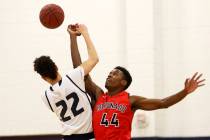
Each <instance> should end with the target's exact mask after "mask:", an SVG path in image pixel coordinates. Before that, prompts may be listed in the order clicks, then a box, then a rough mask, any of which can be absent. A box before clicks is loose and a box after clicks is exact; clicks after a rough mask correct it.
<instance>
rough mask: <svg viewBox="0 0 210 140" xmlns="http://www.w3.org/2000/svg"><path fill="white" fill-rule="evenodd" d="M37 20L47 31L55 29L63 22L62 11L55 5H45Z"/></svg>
mask: <svg viewBox="0 0 210 140" xmlns="http://www.w3.org/2000/svg"><path fill="white" fill-rule="evenodd" d="M39 19H40V22H41V23H42V25H43V26H45V27H47V28H49V29H54V28H57V27H59V26H60V25H61V24H62V23H63V21H64V12H63V9H62V8H61V7H60V6H58V5H56V4H47V5H45V6H44V7H43V8H42V9H41V11H40V13H39Z"/></svg>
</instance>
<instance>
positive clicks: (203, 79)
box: [197, 79, 206, 84]
mask: <svg viewBox="0 0 210 140" xmlns="http://www.w3.org/2000/svg"><path fill="white" fill-rule="evenodd" d="M205 80H206V79H203V80H200V81H197V83H198V84H200V83H202V82H203V81H205Z"/></svg>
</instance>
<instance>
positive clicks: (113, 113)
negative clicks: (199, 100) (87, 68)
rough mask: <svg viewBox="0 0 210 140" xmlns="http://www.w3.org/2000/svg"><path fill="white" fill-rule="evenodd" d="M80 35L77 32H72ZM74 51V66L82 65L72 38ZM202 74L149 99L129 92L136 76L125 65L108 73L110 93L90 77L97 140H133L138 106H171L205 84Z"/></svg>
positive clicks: (107, 80)
mask: <svg viewBox="0 0 210 140" xmlns="http://www.w3.org/2000/svg"><path fill="white" fill-rule="evenodd" d="M76 33H77V34H78V32H77V31H76V29H75V31H74V32H72V34H76ZM71 41H72V42H71V53H73V55H72V61H73V65H74V67H76V66H78V65H80V64H81V58H80V54H79V51H78V47H77V41H76V38H75V39H72V40H71ZM201 76H202V74H199V75H198V73H195V74H194V75H193V76H192V77H191V78H189V79H186V81H185V84H184V89H183V90H181V91H180V92H178V93H176V94H174V95H172V96H169V97H166V98H163V99H148V98H145V97H141V96H135V95H132V96H131V95H129V94H128V93H127V92H126V91H125V90H126V89H127V88H128V87H129V86H130V84H131V82H132V77H131V75H130V73H129V72H128V71H127V70H126V69H125V68H123V67H120V66H118V67H116V68H114V69H113V70H112V71H111V72H110V73H109V75H108V77H107V79H106V83H105V87H106V89H107V90H108V91H107V92H106V93H104V92H103V90H102V89H101V88H100V87H99V86H97V85H96V84H95V83H94V82H93V81H92V80H91V77H90V76H88V77H86V81H85V82H86V90H87V91H88V92H89V94H90V95H92V96H93V95H94V96H93V97H95V101H96V103H95V105H94V110H93V131H94V134H95V139H96V140H129V139H131V123H132V119H133V114H134V113H135V111H136V110H137V109H142V110H156V109H163V108H168V107H170V106H172V105H174V104H176V103H178V102H179V101H181V100H182V99H184V98H185V97H186V96H187V95H188V94H190V93H192V92H194V91H195V90H196V89H197V88H198V87H200V86H203V85H204V83H203V82H204V81H205V79H202V80H200V79H201Z"/></svg>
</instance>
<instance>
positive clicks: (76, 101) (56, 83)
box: [34, 24, 98, 140]
mask: <svg viewBox="0 0 210 140" xmlns="http://www.w3.org/2000/svg"><path fill="white" fill-rule="evenodd" d="M74 27H75V28H74V29H73V28H71V26H69V27H68V32H69V33H70V39H71V40H72V39H74V38H75V37H76V36H77V35H79V34H82V36H83V37H84V40H85V42H86V45H87V51H88V59H87V60H86V61H85V62H83V63H82V64H81V65H80V66H79V67H77V68H75V69H73V70H71V71H69V72H68V73H66V74H65V75H63V76H61V75H60V73H59V72H58V68H57V66H56V64H55V63H54V62H53V61H52V60H51V58H50V57H49V56H41V57H39V58H36V59H35V61H34V70H35V71H36V72H37V73H39V74H40V75H41V77H42V79H44V80H45V81H46V82H48V83H49V84H50V85H51V86H50V87H49V88H48V89H47V90H46V91H45V93H44V94H43V96H42V99H43V101H44V103H45V104H46V105H47V107H48V108H49V109H50V110H51V111H53V112H54V113H55V114H56V115H57V117H58V118H59V119H60V121H61V124H62V128H63V133H62V134H63V135H65V136H64V140H67V139H71V140H73V139H76V140H79V139H82V140H86V139H91V138H93V137H94V136H93V133H92V131H93V130H92V110H91V104H90V97H89V96H88V95H87V94H86V92H85V83H84V76H85V75H87V74H88V73H89V72H90V71H91V70H92V69H93V67H94V66H95V65H96V64H97V63H98V56H97V52H96V50H95V47H94V45H93V43H92V41H91V39H90V36H89V33H88V30H87V27H86V26H85V25H81V24H80V25H79V24H77V25H75V26H74Z"/></svg>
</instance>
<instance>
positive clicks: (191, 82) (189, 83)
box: [130, 73, 205, 111]
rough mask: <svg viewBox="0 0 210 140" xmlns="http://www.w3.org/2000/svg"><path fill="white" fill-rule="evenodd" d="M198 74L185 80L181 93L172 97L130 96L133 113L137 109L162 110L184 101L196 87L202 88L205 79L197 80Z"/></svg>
mask: <svg viewBox="0 0 210 140" xmlns="http://www.w3.org/2000/svg"><path fill="white" fill-rule="evenodd" d="M197 74H198V73H195V74H194V75H193V77H192V78H191V79H186V81H185V87H184V89H183V90H182V91H180V92H178V93H177V94H174V95H172V96H169V97H166V98H164V99H147V98H144V97H140V96H131V97H130V102H131V105H132V109H133V111H135V110H137V109H143V110H156V109H162V108H168V107H170V106H172V105H174V104H176V103H178V102H179V101H181V100H182V99H184V98H185V97H186V96H187V95H188V94H190V93H192V92H193V91H195V90H196V89H197V88H198V87H201V86H203V85H204V84H203V81H205V79H202V80H199V79H200V77H201V76H202V74H200V75H199V76H197Z"/></svg>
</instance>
